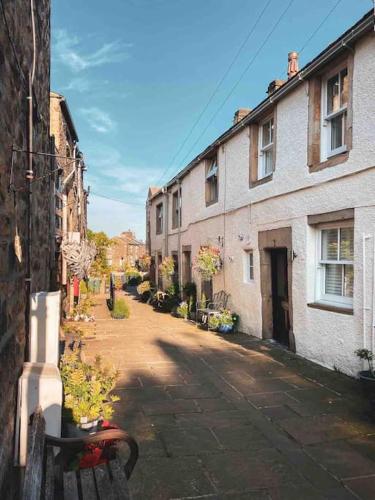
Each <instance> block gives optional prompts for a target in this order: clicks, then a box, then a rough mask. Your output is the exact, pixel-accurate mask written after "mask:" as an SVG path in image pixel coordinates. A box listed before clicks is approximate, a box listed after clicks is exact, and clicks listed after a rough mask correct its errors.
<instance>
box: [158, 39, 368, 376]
mask: <svg viewBox="0 0 375 500" xmlns="http://www.w3.org/2000/svg"><path fill="white" fill-rule="evenodd" d="M374 54H375V35H374V34H370V35H367V36H366V37H364V38H363V39H362V40H361V41H359V42H358V43H357V44H356V47H355V56H354V75H353V148H352V150H351V151H350V154H349V159H348V160H347V161H346V162H345V163H343V164H340V165H337V166H335V167H330V168H327V169H325V170H322V171H320V172H316V173H309V170H308V168H307V124H308V84H307V82H304V83H302V84H301V85H300V86H299V87H298V88H297V89H296V90H295V91H293V92H292V93H290V94H289V95H287V96H286V97H285V98H284V99H283V100H282V101H280V102H279V103H278V104H277V131H276V133H277V139H276V148H277V150H276V169H275V172H274V175H273V180H272V181H271V182H268V183H266V184H263V185H260V186H258V187H256V188H253V189H249V133H248V129H243V130H242V131H241V132H239V133H238V134H237V135H236V136H235V137H232V138H231V139H230V140H228V141H227V142H226V143H225V144H224V145H223V146H220V147H219V150H218V161H219V201H218V203H216V204H214V205H211V206H209V207H206V206H205V163H204V161H202V162H201V163H200V164H198V165H197V166H196V167H195V168H194V169H193V170H192V171H191V172H190V173H189V174H188V175H186V176H185V177H184V178H183V179H182V181H181V182H182V227H181V245H191V246H192V256H193V257H194V256H195V255H196V254H197V252H198V250H199V247H200V246H201V245H204V244H211V245H218V236H225V245H224V247H223V248H222V254H223V258H224V270H223V271H222V272H221V273H220V274H219V275H218V276H217V277H215V278H214V289H215V290H220V289H222V288H224V287H225V289H226V291H227V292H228V293H230V294H231V308H232V310H234V311H236V312H238V313H239V315H240V317H241V324H240V328H241V330H242V331H244V332H246V333H250V334H252V335H255V336H258V337H261V335H262V314H261V292H260V269H259V252H258V232H259V231H264V230H269V229H274V228H278V227H285V226H291V227H292V238H293V248H294V251H295V252H296V254H297V257H296V259H295V260H294V261H293V264H292V265H293V294H292V297H293V315H294V318H293V331H294V335H295V340H296V350H297V353H298V354H300V355H302V356H304V357H306V358H308V359H311V360H313V361H316V362H317V363H320V364H322V365H324V366H327V367H330V368H334V367H335V368H337V369H339V370H341V371H343V372H345V373H348V374H351V375H355V374H356V373H357V372H358V370H359V369H360V368H361V365H360V363H359V361H358V360H357V358H356V357H355V355H354V350H355V349H357V348H359V347H362V345H363V333H362V332H363V322H362V315H363V306H364V303H363V289H364V285H365V290H366V295H367V304H368V305H369V306H370V305H371V304H372V273H373V265H374V263H373V248H374V238H375V168H374V169H371V168H370V167H375V99H374V98H371V96H374V95H375V80H374V77H373V75H374V74H375V57H374ZM172 191H173V189H172ZM160 199H161V198H160V197H158V198H156V199H155V200H153V201H152V206H151V249H152V252H155V251H159V250H160V249H161V248H162V245H163V237H162V236H157V235H155V218H156V215H155V206H156V204H157V203H158V202H159V200H160ZM170 199H171V196H170ZM345 208H354V209H355V228H354V230H355V249H354V253H355V257H354V269H355V281H354V314H353V316H349V315H344V314H341V313H334V312H331V311H323V310H318V309H312V308H310V307H308V306H307V303H308V302H311V301H313V300H314V289H315V258H316V255H315V254H316V246H315V241H316V240H315V233H314V231H315V230H314V228H313V227H311V226H309V225H308V224H307V216H308V215H310V214H316V213H324V212H331V211H336V210H341V209H345ZM170 210H171V201H170ZM224 212H225V213H226V215H225V217H224V215H223V214H224ZM169 223H170V226H171V215H170V217H169ZM177 232H178V230H173V231H172V230H171V229H169V238H168V245H169V251H170V252H171V251H177V250H178V237H177ZM364 233H366V234H369V235H371V239H369V240H368V241H367V243H366V259H367V264H366V276H367V279H366V282H365V284H363V280H362V235H363V234H364ZM239 235H243V236H244V238H243V240H242V241H240V239H239ZM246 248H252V249H253V250H254V272H255V279H254V281H253V282H251V283H245V282H244V273H243V259H244V251H245V249H246ZM193 276H194V279H195V280H196V282H197V284H198V285H199V282H200V280H199V276H196V274H195V273H193ZM366 316H367V320H366V324H365V325H364V331H365V333H366V342H367V345H371V335H372V325H371V317H372V311H371V310H368V311H366Z"/></svg>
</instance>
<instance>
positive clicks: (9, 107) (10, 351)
mask: <svg viewBox="0 0 375 500" xmlns="http://www.w3.org/2000/svg"><path fill="white" fill-rule="evenodd" d="M3 5H4V13H5V16H6V19H7V25H5V23H4V20H3V17H2V15H0V25H1V28H0V109H1V114H0V366H1V369H0V394H1V395H2V401H1V405H0V421H1V426H0V443H1V447H0V498H12V492H13V489H14V481H13V480H12V479H14V474H13V472H14V469H13V467H12V460H13V446H14V428H15V411H16V396H17V380H18V377H19V375H20V374H21V371H22V364H23V362H24V360H25V347H26V316H27V309H26V304H27V303H28V297H27V295H26V284H25V277H26V271H27V269H26V260H27V254H28V245H27V210H28V204H27V192H26V190H25V187H26V183H25V169H26V167H27V155H25V154H22V153H17V154H16V155H14V162H13V184H14V188H15V192H12V191H11V190H9V184H10V180H11V164H12V146H17V147H18V148H22V149H26V148H27V99H26V98H27V93H28V74H29V71H30V67H31V61H32V31H31V15H30V2H29V1H28V0H3ZM35 5H36V7H35V21H36V46H37V50H36V53H37V60H36V72H35V80H34V97H35V99H34V104H35V106H34V151H43V152H49V151H50V139H49V81H50V1H49V0H38V1H37V2H35ZM0 14H1V13H0ZM10 40H12V42H13V47H12V43H11V42H10ZM50 168H51V162H50V160H49V159H48V157H41V156H39V157H38V156H35V157H34V173H35V178H38V177H42V176H44V178H43V179H40V180H36V181H35V182H34V183H33V185H32V203H31V216H32V246H31V262H32V265H31V268H32V273H31V275H32V284H31V287H32V291H39V290H49V287H50V276H51V272H52V269H53V263H54V259H53V255H51V250H52V249H53V237H54V234H53V233H52V231H51V228H52V227H53V224H54V219H53V218H52V213H51V197H50V196H49V194H50V193H52V183H51V179H50V176H49V175H48V174H49V171H50ZM18 237H19V241H20V247H21V249H22V255H21V252H16V251H15V248H17V247H18V248H19V245H17V240H18ZM15 243H16V244H15ZM5 491H6V493H5Z"/></svg>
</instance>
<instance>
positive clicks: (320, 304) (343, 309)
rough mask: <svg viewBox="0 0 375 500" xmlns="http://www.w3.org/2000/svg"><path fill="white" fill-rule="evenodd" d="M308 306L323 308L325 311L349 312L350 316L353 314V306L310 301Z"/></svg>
mask: <svg viewBox="0 0 375 500" xmlns="http://www.w3.org/2000/svg"><path fill="white" fill-rule="evenodd" d="M307 307H311V308H313V309H322V310H323V311H331V312H335V313H339V314H347V315H349V316H353V314H354V313H353V308H351V307H344V306H334V305H332V304H324V303H323V302H310V303H308V304H307Z"/></svg>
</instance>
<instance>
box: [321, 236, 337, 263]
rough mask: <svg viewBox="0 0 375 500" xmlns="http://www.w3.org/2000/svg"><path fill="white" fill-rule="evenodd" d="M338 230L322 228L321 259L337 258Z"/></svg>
mask: <svg viewBox="0 0 375 500" xmlns="http://www.w3.org/2000/svg"><path fill="white" fill-rule="evenodd" d="M337 247H338V230H337V229H323V231H322V259H323V260H338V252H337V249H338V248H337Z"/></svg>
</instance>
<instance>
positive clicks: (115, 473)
mask: <svg viewBox="0 0 375 500" xmlns="http://www.w3.org/2000/svg"><path fill="white" fill-rule="evenodd" d="M109 468H110V470H111V473H112V484H113V488H114V490H115V492H116V497H117V499H118V500H130V498H131V497H130V493H129V488H128V480H127V478H126V474H125V471H124V468H123V466H122V465H121V463H120V461H119V460H118V459H117V458H116V459H115V460H111V461H110V462H109Z"/></svg>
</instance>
